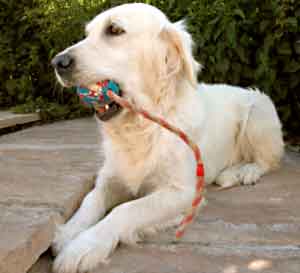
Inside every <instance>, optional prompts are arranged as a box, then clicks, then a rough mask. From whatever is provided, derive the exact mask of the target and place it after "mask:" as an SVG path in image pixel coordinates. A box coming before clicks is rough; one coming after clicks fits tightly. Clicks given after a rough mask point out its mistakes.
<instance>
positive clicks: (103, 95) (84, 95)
mask: <svg viewBox="0 0 300 273" xmlns="http://www.w3.org/2000/svg"><path fill="white" fill-rule="evenodd" d="M108 90H110V91H112V92H113V93H115V94H117V95H118V96H122V91H121V90H120V88H119V86H118V84H116V83H115V82H113V81H109V80H105V81H101V82H97V83H96V84H93V85H88V86H87V87H83V86H80V87H77V94H78V96H79V97H80V99H81V101H82V102H83V103H84V104H85V105H88V106H91V105H92V106H93V107H94V109H95V112H96V116H97V118H99V119H100V120H101V121H108V120H110V119H112V118H113V117H115V116H117V115H118V114H119V113H120V112H121V110H122V107H121V106H120V105H119V104H117V103H116V102H115V101H113V100H112V99H111V98H110V97H109V96H108V95H107V91H108Z"/></svg>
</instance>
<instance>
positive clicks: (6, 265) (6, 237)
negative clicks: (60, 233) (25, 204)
mask: <svg viewBox="0 0 300 273" xmlns="http://www.w3.org/2000/svg"><path fill="white" fill-rule="evenodd" d="M57 217H59V215H58V214H56V213H54V212H52V211H51V210H45V209H30V208H28V209H26V208H22V207H19V206H16V205H10V206H3V205H0V272H1V273H18V272H27V270H28V269H29V268H30V267H31V265H32V264H33V263H34V262H35V261H36V260H37V259H38V258H39V256H40V254H41V253H43V252H44V251H45V250H46V249H47V248H48V247H49V241H50V240H52V238H53V234H54V222H55V220H56V219H55V218H57Z"/></svg>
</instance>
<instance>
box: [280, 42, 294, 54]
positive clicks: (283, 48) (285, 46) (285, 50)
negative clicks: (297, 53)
mask: <svg viewBox="0 0 300 273" xmlns="http://www.w3.org/2000/svg"><path fill="white" fill-rule="evenodd" d="M277 52H278V53H279V54H280V55H291V54H292V49H291V46H290V43H289V42H287V41H284V42H282V43H280V44H279V45H278V46H277Z"/></svg>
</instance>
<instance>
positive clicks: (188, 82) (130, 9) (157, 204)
mask: <svg viewBox="0 0 300 273" xmlns="http://www.w3.org/2000/svg"><path fill="white" fill-rule="evenodd" d="M110 22H114V23H117V24H119V25H120V26H121V27H122V28H123V29H124V30H125V32H126V33H125V34H122V35H120V36H117V37H108V36H107V35H106V34H105V28H106V27H107V26H108V25H109V24H110ZM87 32H88V36H87V38H86V39H84V40H83V41H81V42H80V43H78V44H76V45H74V46H72V47H70V48H68V49H66V50H65V51H64V52H63V53H61V54H65V53H69V54H72V55H73V56H74V57H75V62H76V68H75V69H74V72H73V76H72V78H71V79H70V78H69V79H63V78H61V79H60V80H61V82H63V83H64V84H65V85H70V84H71V85H75V84H76V85H79V84H81V85H86V86H87V85H90V84H93V83H95V82H96V81H98V80H102V79H107V78H109V79H113V80H115V81H117V82H118V83H119V84H120V85H121V88H122V90H123V91H124V97H126V98H127V99H128V100H130V101H132V102H135V103H136V104H138V105H140V106H142V107H144V108H145V109H147V110H149V111H152V112H154V113H156V114H159V115H162V116H164V117H165V118H166V120H168V121H169V122H171V123H173V124H174V125H176V126H178V127H179V128H181V129H183V130H184V131H185V132H186V133H187V134H188V135H189V136H190V137H192V138H193V139H194V140H195V141H196V142H197V143H198V144H199V147H200V149H201V152H202V155H203V159H204V165H205V181H206V183H207V184H209V183H212V182H214V181H215V182H216V183H217V184H219V185H221V186H226V187H227V186H231V185H234V184H238V183H241V184H252V183H256V182H257V181H258V180H259V178H260V177H261V176H262V175H263V174H265V173H266V172H268V171H271V170H273V169H274V168H276V167H277V166H278V164H279V162H280V158H281V156H282V154H283V141H282V133H281V124H280V121H279V119H278V116H277V113H276V110H275V108H274V105H273V103H272V102H271V100H270V99H269V97H268V96H266V95H264V94H263V93H261V92H260V91H258V90H246V89H243V88H240V87H233V86H229V85H219V84H218V85H208V84H200V85H197V83H196V82H197V79H196V76H197V70H198V69H199V65H198V64H197V62H196V61H195V59H194V58H193V56H192V49H191V47H192V40H191V37H190V35H189V34H188V33H187V32H186V31H185V30H184V27H183V24H182V23H176V24H172V23H170V22H169V21H168V19H167V18H166V17H165V16H164V14H163V13H161V12H160V11H159V10H158V9H156V8H154V7H152V6H149V5H145V4H127V5H122V6H119V7H116V8H113V9H111V10H108V11H106V12H104V13H102V14H100V15H99V16H97V17H96V18H95V19H94V20H93V21H92V22H91V23H89V24H88V26H87ZM100 127H101V129H100V132H101V133H102V134H103V145H104V151H105V157H106V159H105V163H104V166H103V168H102V169H101V170H100V172H99V176H98V178H97V183H96V186H95V188H94V190H93V191H92V192H91V193H89V194H88V195H87V197H86V198H85V199H84V201H83V203H82V205H81V207H80V209H79V210H78V211H77V212H76V214H75V215H74V216H73V217H72V218H71V219H70V220H69V221H68V222H67V223H66V224H65V225H64V226H62V227H60V228H59V229H58V231H57V234H56V237H55V240H54V242H53V249H54V250H55V251H56V252H57V253H59V254H58V257H57V258H56V260H55V263H54V270H55V272H57V273H75V272H85V271H86V270H89V269H92V268H94V267H95V266H96V265H97V264H98V263H101V262H107V259H108V257H109V255H110V254H111V252H112V251H113V250H114V248H115V247H116V245H117V244H118V242H126V243H128V242H129V243H134V242H135V241H137V240H138V234H139V232H141V231H143V230H145V229H149V228H151V227H155V226H157V225H159V224H163V223H167V222H169V221H172V219H175V218H177V217H178V216H180V215H182V214H183V213H184V212H185V211H186V209H187V208H189V207H190V205H191V200H192V198H193V195H194V192H195V190H194V188H195V177H194V175H195V162H194V158H193V155H192V153H191V151H190V149H189V148H188V147H187V146H186V145H185V144H184V143H183V142H182V141H181V140H180V139H179V138H178V137H177V136H175V135H173V134H171V133H170V132H168V131H166V130H165V129H162V128H161V127H159V126H158V125H156V124H154V123H152V122H149V121H146V120H144V119H143V118H141V117H139V116H136V115H134V114H131V113H129V112H128V111H127V110H125V109H123V111H122V112H121V113H120V114H119V115H118V116H117V117H115V118H113V119H112V120H110V121H108V122H105V123H103V124H100ZM112 208H113V209H112ZM110 209H112V211H111V212H110V213H109V214H108V215H107V216H106V217H104V215H105V213H106V212H107V211H109V210H110ZM101 219H102V220H101Z"/></svg>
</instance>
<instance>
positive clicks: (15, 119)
mask: <svg viewBox="0 0 300 273" xmlns="http://www.w3.org/2000/svg"><path fill="white" fill-rule="evenodd" d="M38 120H40V116H39V114H38V113H31V114H14V113H12V112H9V111H0V129H3V128H8V127H12V126H16V125H20V124H26V123H30V122H34V121H38Z"/></svg>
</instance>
